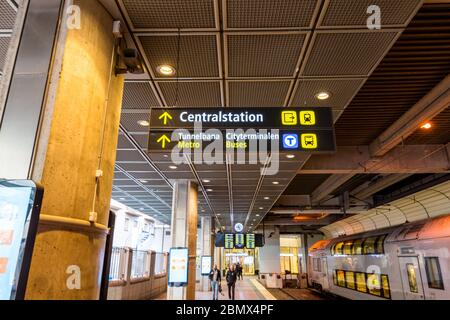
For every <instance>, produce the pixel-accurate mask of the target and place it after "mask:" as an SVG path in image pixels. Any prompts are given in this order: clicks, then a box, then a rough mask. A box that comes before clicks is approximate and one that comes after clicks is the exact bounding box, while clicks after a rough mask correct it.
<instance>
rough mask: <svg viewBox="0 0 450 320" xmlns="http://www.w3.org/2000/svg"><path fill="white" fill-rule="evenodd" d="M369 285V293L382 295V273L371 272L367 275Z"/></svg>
mask: <svg viewBox="0 0 450 320" xmlns="http://www.w3.org/2000/svg"><path fill="white" fill-rule="evenodd" d="M367 287H368V288H369V293H370V294H373V295H375V296H381V285H380V275H379V274H376V273H371V274H368V275H367Z"/></svg>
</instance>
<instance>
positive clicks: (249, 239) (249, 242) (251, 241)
mask: <svg viewBox="0 0 450 320" xmlns="http://www.w3.org/2000/svg"><path fill="white" fill-rule="evenodd" d="M245 247H246V248H247V249H255V234H254V233H247V234H246V236H245Z"/></svg>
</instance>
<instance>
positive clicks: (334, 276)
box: [333, 270, 337, 286]
mask: <svg viewBox="0 0 450 320" xmlns="http://www.w3.org/2000/svg"><path fill="white" fill-rule="evenodd" d="M333 283H334V285H335V286H337V277H336V270H334V271H333Z"/></svg>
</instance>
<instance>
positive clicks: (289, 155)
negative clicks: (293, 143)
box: [286, 154, 295, 159]
mask: <svg viewBox="0 0 450 320" xmlns="http://www.w3.org/2000/svg"><path fill="white" fill-rule="evenodd" d="M286 158H288V159H294V158H295V155H293V154H287V155H286Z"/></svg>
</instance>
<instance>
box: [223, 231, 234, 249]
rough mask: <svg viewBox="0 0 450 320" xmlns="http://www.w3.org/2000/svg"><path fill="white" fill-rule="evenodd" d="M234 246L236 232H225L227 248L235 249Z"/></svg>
mask: <svg viewBox="0 0 450 320" xmlns="http://www.w3.org/2000/svg"><path fill="white" fill-rule="evenodd" d="M233 248H234V234H232V233H227V234H225V249H233Z"/></svg>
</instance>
